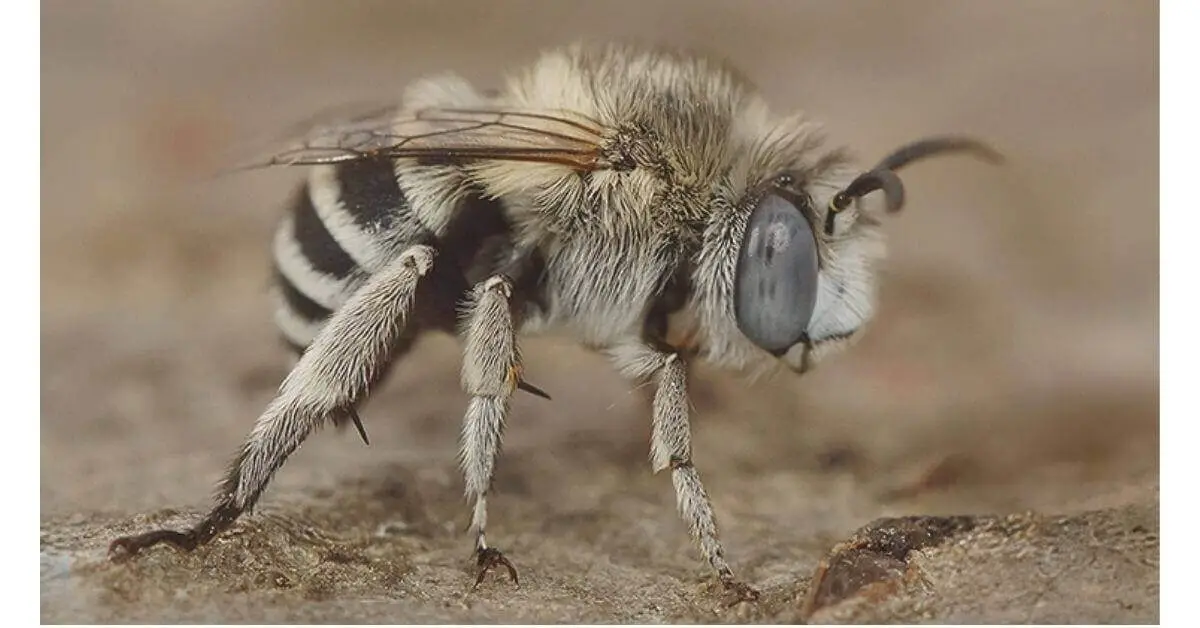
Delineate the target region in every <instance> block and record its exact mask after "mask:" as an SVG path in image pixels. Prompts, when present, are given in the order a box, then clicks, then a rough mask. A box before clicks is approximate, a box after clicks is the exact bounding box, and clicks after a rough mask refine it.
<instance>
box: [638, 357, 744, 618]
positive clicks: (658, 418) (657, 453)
mask: <svg viewBox="0 0 1200 628" xmlns="http://www.w3.org/2000/svg"><path fill="white" fill-rule="evenodd" d="M614 357H615V358H616V359H617V362H618V366H619V367H621V369H622V371H624V372H625V373H627V374H630V375H641V376H643V377H644V376H647V375H651V374H653V375H654V376H655V377H656V379H657V384H658V386H657V389H656V390H655V393H654V402H653V425H652V429H651V435H650V464H651V467H652V468H653V469H654V472H655V473H658V472H659V471H662V470H664V469H666V468H668V467H669V468H670V469H671V482H672V484H674V485H675V499H676V503H677V504H678V508H679V514H680V515H681V516H682V517H683V519H684V521H685V522H687V524H688V528H689V529H690V530H691V533H692V537H693V538H694V539H695V540H696V543H697V545H699V547H700V553H701V554H702V555H703V556H704V559H705V560H707V561H708V564H709V565H711V566H712V568H713V570H714V571H716V573H717V577H718V578H720V580H721V584H722V585H724V586H725V589H726V590H727V591H728V592H729V593H730V594H732V599H731V602H733V603H737V602H740V601H753V600H756V599H758V591H756V590H754V589H753V588H751V587H750V586H748V585H746V584H745V583H742V582H739V581H738V580H737V579H736V578H735V577H734V575H733V570H732V569H730V568H729V563H727V562H725V550H724V548H722V546H721V540H720V538H719V537H718V534H717V520H716V516H715V515H714V514H713V509H712V503H711V502H710V501H709V499H708V493H707V492H706V491H705V490H704V484H703V483H701V482H700V474H699V473H698V472H697V471H696V467H695V465H693V464H692V431H691V426H690V424H689V421H688V407H689V404H688V393H687V365H686V363H685V362H684V360H683V358H682V357H681V356H680V355H679V354H677V353H664V352H660V351H657V350H654V349H650V348H648V347H637V348H635V349H633V350H632V351H626V350H624V349H622V350H619V351H617V352H615V353H614Z"/></svg>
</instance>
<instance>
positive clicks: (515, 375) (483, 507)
mask: <svg viewBox="0 0 1200 628" xmlns="http://www.w3.org/2000/svg"><path fill="white" fill-rule="evenodd" d="M511 298H512V284H511V283H510V282H509V280H508V279H507V278H506V277H504V276H503V275H494V276H492V277H490V278H488V279H486V280H484V281H482V282H480V283H479V284H478V285H476V287H475V289H474V292H473V294H472V301H471V303H470V307H469V310H468V312H469V314H468V317H467V323H466V327H465V329H464V336H465V338H464V340H465V343H464V345H465V346H464V349H463V365H462V385H463V389H464V390H465V391H466V392H467V394H469V395H470V396H471V400H470V402H469V403H468V405H467V411H466V415H465V416H464V418H463V428H462V439H461V450H460V456H459V461H460V463H461V465H462V471H463V476H464V479H465V484H466V495H467V498H468V499H470V500H473V501H474V510H473V511H472V515H471V533H472V534H473V535H474V537H475V557H476V561H477V563H478V568H479V571H478V574H477V575H476V578H475V586H476V587H478V586H479V584H480V583H481V582H483V578H484V576H485V575H486V574H487V572H488V571H490V570H492V569H494V568H495V567H498V566H501V565H502V566H504V567H505V568H506V569H507V571H508V575H509V577H510V578H512V581H513V584H515V585H517V586H520V585H519V581H518V579H517V570H516V568H515V567H513V565H512V563H511V562H509V560H508V559H507V558H505V556H504V554H503V553H501V552H500V550H498V549H496V548H494V547H489V546H488V544H487V540H486V538H485V536H484V531H485V528H486V527H487V495H488V490H489V488H490V487H491V483H492V476H493V473H494V470H495V464H496V458H497V456H498V455H499V453H500V440H501V436H502V434H503V431H504V422H505V419H506V418H507V415H508V407H509V399H510V398H511V397H512V393H513V391H514V390H516V388H517V387H518V386H519V385H520V383H521V362H520V355H519V352H518V350H517V342H516V332H515V330H514V327H513V320H512V310H511V307H510V300H511Z"/></svg>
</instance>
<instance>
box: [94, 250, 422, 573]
mask: <svg viewBox="0 0 1200 628" xmlns="http://www.w3.org/2000/svg"><path fill="white" fill-rule="evenodd" d="M434 256H435V252H434V250H433V249H432V248H430V247H428V246H414V247H411V248H409V249H407V250H406V251H405V252H404V253H402V254H401V255H400V256H399V257H398V258H396V260H394V261H393V262H392V263H391V264H390V265H389V266H388V267H387V268H384V269H383V270H381V271H379V272H378V273H376V274H375V275H373V276H372V277H371V278H370V279H369V280H368V281H367V282H366V283H365V284H364V285H363V286H362V287H361V288H360V289H359V290H358V291H357V292H356V293H355V294H354V296H352V297H351V298H350V299H349V300H348V301H347V302H346V304H345V305H343V306H342V307H341V308H340V309H339V310H338V311H337V312H336V313H335V314H334V315H333V316H332V317H331V318H330V319H329V322H328V323H326V324H325V325H324V327H322V329H321V331H320V332H319V333H318V334H317V336H316V338H315V339H314V340H313V342H312V344H311V345H310V346H309V348H308V350H307V351H305V352H304V354H303V355H302V356H301V357H300V359H299V361H298V362H297V363H296V366H295V367H294V368H293V369H292V371H291V373H289V374H288V376H287V378H286V379H284V381H283V384H281V385H280V387H279V393H278V394H277V395H276V397H275V399H274V400H272V401H271V403H270V404H269V405H268V406H267V409H266V410H265V411H264V412H263V414H262V415H261V416H260V417H259V419H258V421H257V422H256V423H255V425H254V428H253V429H252V430H251V432H250V436H249V437H248V438H247V440H246V443H245V444H244V445H243V446H242V449H241V451H240V452H239V453H238V455H237V457H236V459H235V460H234V462H233V464H232V465H230V468H229V470H228V472H227V473H226V475H225V478H224V479H223V480H222V482H221V484H220V486H219V488H218V493H217V496H216V500H217V504H216V506H215V507H214V508H213V510H212V511H211V512H210V513H209V515H208V516H207V517H205V518H204V520H202V521H201V522H200V523H198V524H197V525H195V526H194V527H192V528H191V529H190V530H186V531H182V532H180V531H174V530H156V531H153V532H147V533H145V534H141V535H138V536H132V537H122V538H119V539H116V540H114V541H113V542H112V544H111V545H110V546H109V552H110V553H111V554H112V555H113V557H114V558H122V557H126V556H130V555H133V554H136V553H137V552H139V551H141V550H143V549H146V548H148V547H151V546H153V545H157V544H159V543H167V544H170V545H173V546H175V547H177V548H180V549H184V550H192V549H195V548H196V547H198V546H200V545H203V544H204V543H207V542H208V541H210V540H212V538H213V537H215V536H216V535H217V534H220V533H221V531H223V530H225V529H226V528H228V527H229V526H230V525H232V523H233V522H234V521H235V520H236V519H237V518H238V517H239V516H240V515H241V514H242V513H244V512H246V511H248V510H250V509H251V508H253V506H254V504H255V503H256V502H257V501H258V498H259V496H260V495H261V494H262V492H263V490H264V489H265V488H266V486H267V484H268V483H269V482H270V480H271V477H272V476H274V474H275V472H276V471H278V470H279V468H280V467H281V466H283V463H284V462H285V461H286V460H287V458H288V456H289V455H291V453H292V452H293V451H295V450H296V448H297V447H299V446H300V443H301V442H303V441H304V439H305V438H307V437H308V435H309V434H310V433H312V432H313V430H315V429H317V428H318V427H321V426H322V425H324V424H325V423H326V422H327V421H347V420H354V418H353V417H356V414H355V404H356V403H358V402H359V401H361V400H362V398H363V397H364V396H365V395H366V393H367V389H368V387H370V386H371V385H372V384H374V383H375V382H376V381H377V380H378V378H379V376H380V375H381V373H382V372H383V370H384V368H385V367H386V364H387V362H388V356H389V351H390V350H391V349H392V347H393V346H394V345H395V344H396V341H397V340H398V339H399V338H400V337H401V334H402V333H403V331H404V328H405V322H406V320H407V319H408V317H409V314H410V312H411V311H412V304H413V296H414V294H415V293H416V290H417V285H418V283H419V281H420V279H421V277H423V276H424V275H425V274H426V273H427V272H429V269H430V268H431V267H432V265H433V261H434Z"/></svg>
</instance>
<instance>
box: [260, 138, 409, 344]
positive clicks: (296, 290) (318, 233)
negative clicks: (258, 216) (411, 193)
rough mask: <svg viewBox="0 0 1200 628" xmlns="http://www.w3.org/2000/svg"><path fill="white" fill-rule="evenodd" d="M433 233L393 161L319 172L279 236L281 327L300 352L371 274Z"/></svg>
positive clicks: (277, 318)
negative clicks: (398, 179)
mask: <svg viewBox="0 0 1200 628" xmlns="http://www.w3.org/2000/svg"><path fill="white" fill-rule="evenodd" d="M427 233H428V231H427V230H426V229H425V228H424V227H423V226H422V225H421V223H420V221H419V219H418V217H417V216H416V215H415V214H414V213H413V212H412V211H411V210H410V207H409V203H408V201H407V199H406V198H405V196H404V194H403V192H402V191H401V189H400V186H399V185H398V184H397V182H396V175H395V171H394V169H393V162H392V161H391V160H390V159H366V160H355V161H350V162H345V163H342V164H338V165H336V166H335V165H329V166H317V167H315V168H314V169H313V170H312V172H311V174H310V176H309V179H308V182H307V184H306V185H304V186H302V187H301V188H300V189H299V190H298V191H297V194H296V195H295V197H294V198H293V200H292V203H291V207H290V208H289V211H288V212H287V214H286V215H285V216H284V218H283V220H282V221H280V224H279V227H278V228H277V230H276V232H275V242H274V251H273V257H274V266H275V291H274V292H275V322H276V325H277V326H278V327H279V330H280V332H281V333H282V334H283V337H284V339H285V340H286V341H287V343H288V344H289V345H291V346H292V347H293V348H295V349H296V350H298V351H299V350H302V349H303V348H304V347H306V346H308V344H309V343H310V342H312V339H313V337H314V336H316V333H317V332H318V331H319V330H320V328H321V326H322V325H323V324H324V322H325V320H326V319H328V317H329V316H330V314H332V313H333V312H334V311H335V310H337V309H338V308H339V307H341V305H342V304H343V303H345V302H346V299H348V298H349V297H350V295H351V294H353V292H354V291H355V290H356V289H357V288H358V287H359V286H361V285H362V283H363V282H364V281H366V279H367V278H368V277H369V276H370V275H371V273H374V272H376V271H378V270H379V269H381V268H382V267H383V266H384V265H385V264H386V263H387V262H388V261H389V260H390V259H391V258H392V257H393V256H395V255H397V254H399V253H400V252H401V251H402V250H403V249H404V248H405V247H406V246H407V245H409V244H412V243H415V242H417V241H419V240H421V239H422V238H423V236H424V235H425V234H427Z"/></svg>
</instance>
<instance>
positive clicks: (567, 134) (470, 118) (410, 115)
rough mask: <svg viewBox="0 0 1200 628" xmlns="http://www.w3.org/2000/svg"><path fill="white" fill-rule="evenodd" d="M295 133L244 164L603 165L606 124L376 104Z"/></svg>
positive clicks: (542, 114)
mask: <svg viewBox="0 0 1200 628" xmlns="http://www.w3.org/2000/svg"><path fill="white" fill-rule="evenodd" d="M291 137H292V138H294V139H292V140H290V141H288V142H286V143H284V145H283V146H281V147H280V148H278V149H277V150H274V151H272V152H270V153H269V154H268V155H267V156H265V157H263V158H260V159H256V160H253V161H251V162H250V163H248V164H246V165H243V166H241V167H239V168H237V169H238V170H246V169H255V168H266V167H270V166H304V165H315V164H331V163H339V162H344V161H353V160H356V159H364V158H370V157H392V158H400V157H409V158H415V159H419V160H422V161H426V162H429V163H464V162H468V161H474V160H485V159H486V160H501V161H533V162H542V163H555V164H562V165H565V166H570V167H572V168H578V169H580V170H591V169H595V168H598V167H600V165H601V164H600V162H601V157H600V147H601V142H602V141H603V137H604V136H603V129H602V128H601V127H600V125H598V124H597V123H595V122H594V121H591V120H589V119H587V118H586V117H584V116H581V115H579V114H577V113H573V112H549V111H520V110H512V109H503V108H474V109H442V108H432V109H422V110H419V111H416V112H412V111H406V110H404V109H403V108H401V107H399V106H385V107H376V108H374V109H370V110H365V111H362V112H361V113H355V114H350V115H342V116H340V117H325V118H323V119H314V120H310V121H309V122H307V123H306V124H305V125H303V126H302V127H301V128H299V129H296V130H294V132H293V133H292V135H291Z"/></svg>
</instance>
